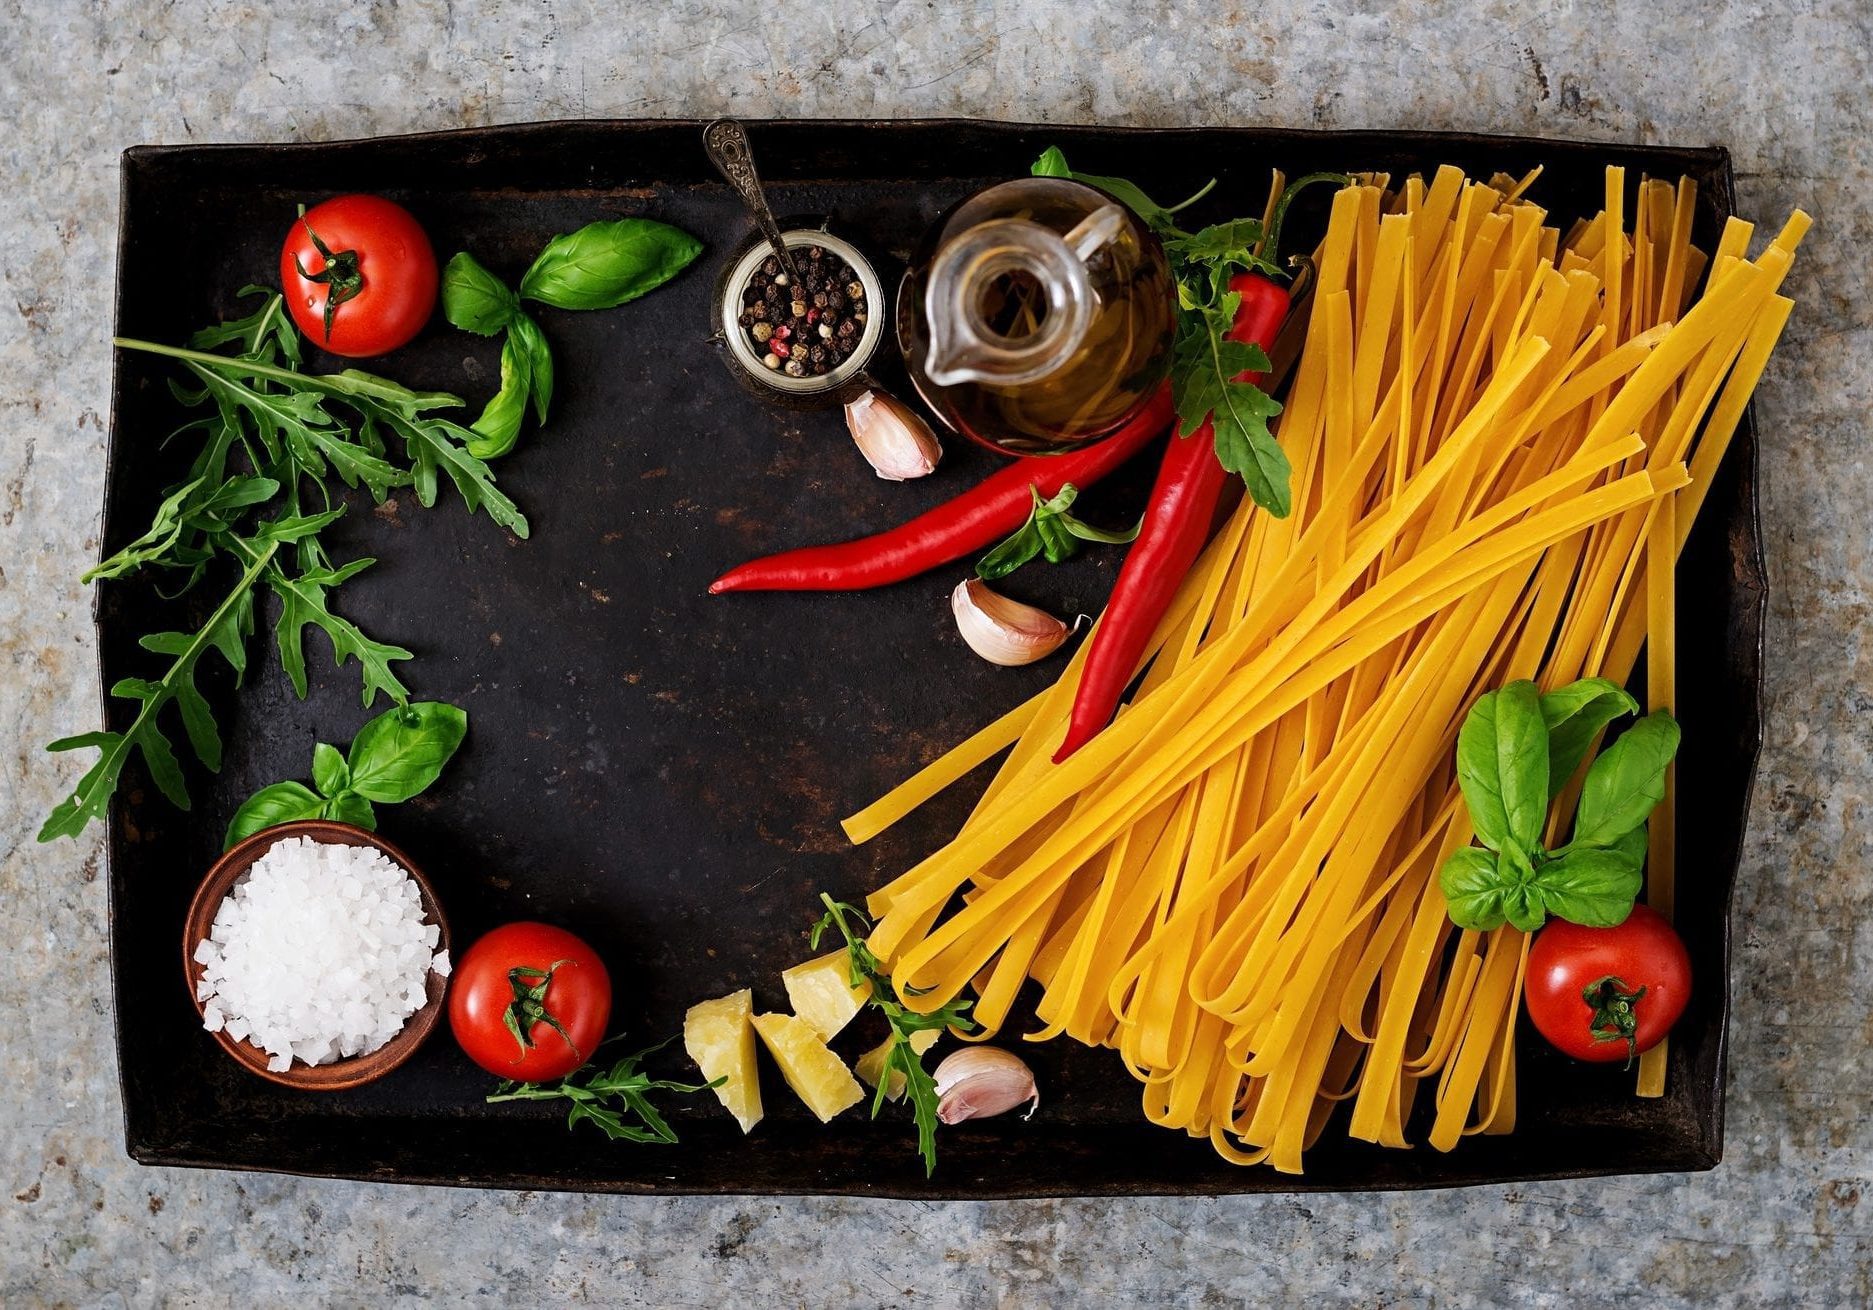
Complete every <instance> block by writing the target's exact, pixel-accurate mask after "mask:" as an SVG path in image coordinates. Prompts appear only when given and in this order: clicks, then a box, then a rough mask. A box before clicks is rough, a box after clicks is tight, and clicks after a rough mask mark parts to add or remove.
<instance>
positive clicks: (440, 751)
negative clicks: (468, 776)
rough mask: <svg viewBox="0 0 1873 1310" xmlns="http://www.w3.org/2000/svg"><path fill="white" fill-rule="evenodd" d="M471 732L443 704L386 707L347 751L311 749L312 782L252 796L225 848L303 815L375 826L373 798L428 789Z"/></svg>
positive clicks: (385, 799) (394, 798)
mask: <svg viewBox="0 0 1873 1310" xmlns="http://www.w3.org/2000/svg"><path fill="white" fill-rule="evenodd" d="M467 734H468V714H467V712H466V711H465V710H461V709H458V708H456V707H455V706H453V705H448V704H445V703H443V702H441V701H415V702H413V703H412V704H409V705H399V706H397V707H396V708H394V709H391V710H388V711H386V712H385V713H383V714H380V715H378V716H377V717H376V718H374V719H372V720H371V721H370V722H369V723H367V724H365V725H364V726H363V727H362V728H360V729H358V735H357V736H355V737H353V738H352V739H351V749H350V750H349V751H348V752H346V753H345V754H342V755H341V754H339V752H338V748H337V747H335V746H330V745H327V744H326V743H325V742H320V743H318V745H316V746H314V747H313V748H312V787H308V786H306V785H305V784H304V783H301V782H276V783H274V784H273V785H272V786H270V787H262V788H261V789H260V790H259V791H257V792H255V793H254V794H253V795H252V796H250V797H248V798H247V801H246V803H245V804H243V805H242V806H241V808H240V809H238V810H236V811H235V812H234V819H233V821H232V822H231V823H229V824H228V836H227V845H228V846H230V847H231V846H233V845H234V844H235V843H237V842H240V841H242V840H244V839H246V838H248V837H251V836H253V835H254V834H255V833H257V832H259V831H260V830H261V829H263V828H271V827H273V826H275V825H276V824H281V823H292V822H294V821H296V820H299V819H337V820H338V821H339V822H340V823H349V824H353V825H355V826H357V827H359V828H367V829H370V830H371V831H376V829H377V812H376V810H374V809H373V808H372V804H373V802H375V803H376V804H379V805H396V804H399V803H401V802H403V801H407V800H409V799H410V798H411V797H412V796H416V795H419V794H420V793H422V792H423V791H425V790H426V789H427V788H428V787H429V784H431V783H432V782H434V781H435V780H436V779H437V778H438V777H440V776H441V774H442V767H443V765H445V764H447V763H448V762H449V757H450V756H452V755H454V754H455V750H456V748H457V747H458V746H460V745H461V744H462V738H463V737H465V736H467ZM314 787H316V788H317V789H318V790H317V791H314V790H313V788H314Z"/></svg>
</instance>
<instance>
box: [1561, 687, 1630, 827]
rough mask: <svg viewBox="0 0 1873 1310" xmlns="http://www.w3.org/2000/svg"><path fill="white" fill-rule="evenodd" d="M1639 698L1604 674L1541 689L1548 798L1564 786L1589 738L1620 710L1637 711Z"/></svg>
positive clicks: (1578, 763) (1617, 714) (1581, 757)
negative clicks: (1546, 743) (1545, 736)
mask: <svg viewBox="0 0 1873 1310" xmlns="http://www.w3.org/2000/svg"><path fill="white" fill-rule="evenodd" d="M1638 712H1639V702H1638V701H1636V700H1634V699H1633V698H1632V697H1631V696H1630V695H1628V694H1627V692H1626V690H1625V688H1623V687H1621V686H1620V685H1619V684H1618V683H1615V682H1610V681H1608V680H1607V679H1605V678H1581V679H1579V680H1578V681H1576V682H1571V683H1569V684H1568V685H1567V686H1565V687H1559V688H1556V689H1555V690H1554V691H1549V692H1543V693H1542V696H1541V717H1542V719H1543V720H1544V721H1546V723H1547V725H1548V799H1549V800H1553V799H1554V798H1555V797H1556V796H1559V795H1560V794H1561V789H1562V788H1563V787H1565V786H1567V782H1568V779H1570V778H1572V777H1573V776H1574V771H1575V770H1576V769H1578V768H1580V762H1581V761H1582V760H1584V759H1586V758H1587V750H1588V748H1589V747H1590V746H1592V745H1593V739H1594V738H1595V737H1597V736H1598V735H1599V734H1600V730H1601V729H1602V728H1604V727H1606V725H1607V724H1609V723H1611V722H1612V721H1613V720H1614V719H1617V718H1619V717H1620V716H1621V715H1622V714H1637V713H1638Z"/></svg>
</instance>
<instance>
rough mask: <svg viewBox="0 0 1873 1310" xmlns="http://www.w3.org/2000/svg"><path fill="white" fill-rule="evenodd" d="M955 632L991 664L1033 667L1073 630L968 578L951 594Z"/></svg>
mask: <svg viewBox="0 0 1873 1310" xmlns="http://www.w3.org/2000/svg"><path fill="white" fill-rule="evenodd" d="M950 610H951V611H952V612H953V613H954V614H955V615H956V631H958V632H960V633H961V634H962V639H963V640H964V641H966V642H967V643H969V649H970V650H972V651H974V652H975V653H976V654H978V655H980V656H981V657H982V658H983V659H985V660H987V661H988V662H989V663H990V664H1001V665H1005V666H1009V667H1013V666H1016V665H1021V664H1032V663H1033V662H1034V661H1035V660H1039V659H1045V658H1047V656H1049V655H1051V654H1053V653H1054V652H1055V651H1057V650H1059V649H1060V643H1061V642H1063V641H1065V640H1066V639H1067V638H1068V637H1070V636H1072V635H1073V629H1072V628H1069V627H1068V626H1067V625H1066V624H1064V623H1062V622H1061V621H1060V620H1059V619H1057V618H1055V617H1054V616H1053V615H1051V614H1049V613H1048V612H1047V611H1046V610H1043V609H1036V608H1034V606H1032V605H1023V604H1022V603H1021V602H1020V601H1018V600H1009V599H1008V597H1006V596H1004V595H1002V594H1001V593H1000V592H997V591H995V590H994V589H992V588H991V587H990V586H989V584H988V583H986V582H984V581H982V579H980V578H966V579H964V580H963V581H962V582H959V583H957V584H956V590H955V591H953V592H951V593H950Z"/></svg>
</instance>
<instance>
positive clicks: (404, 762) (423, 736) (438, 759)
mask: <svg viewBox="0 0 1873 1310" xmlns="http://www.w3.org/2000/svg"><path fill="white" fill-rule="evenodd" d="M467 735H468V715H467V713H466V712H465V711H463V710H460V709H458V708H456V707H455V706H453V705H448V704H444V703H443V702H441V701H416V702H414V703H413V704H410V705H407V706H399V707H397V708H395V709H392V710H388V711H386V712H385V713H383V714H380V715H378V716H377V717H376V718H374V719H372V720H371V721H370V722H369V723H367V724H365V725H364V726H363V727H362V728H360V729H359V730H358V735H357V736H356V737H354V738H352V741H351V754H350V769H349V782H348V784H347V785H348V786H349V787H350V788H351V790H352V791H353V792H355V793H357V794H358V795H359V796H361V797H363V798H364V799H366V800H372V801H380V802H383V803H385V804H396V803H398V802H401V801H407V800H409V799H410V798H411V797H412V796H416V795H419V794H420V793H422V792H423V791H424V790H425V789H426V788H428V787H429V785H430V784H431V783H433V782H434V781H435V780H436V779H437V778H438V777H439V776H440V775H441V773H442V770H443V766H445V765H446V764H448V762H449V760H450V758H451V757H452V756H453V755H454V754H455V752H456V749H457V748H458V747H459V746H460V745H461V744H462V739H463V738H464V737H466V736H467ZM328 794H329V793H328Z"/></svg>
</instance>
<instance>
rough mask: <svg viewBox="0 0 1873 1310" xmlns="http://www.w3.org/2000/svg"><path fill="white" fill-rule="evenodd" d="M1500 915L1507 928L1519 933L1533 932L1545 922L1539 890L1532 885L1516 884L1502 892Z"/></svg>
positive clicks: (1545, 914)
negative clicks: (1507, 922)
mask: <svg viewBox="0 0 1873 1310" xmlns="http://www.w3.org/2000/svg"><path fill="white" fill-rule="evenodd" d="M1502 914H1503V917H1504V918H1506V919H1507V920H1508V921H1509V926H1510V927H1512V928H1515V929H1518V930H1519V931H1521V932H1534V931H1535V930H1536V929H1537V928H1539V927H1541V925H1542V924H1543V923H1544V922H1545V921H1546V920H1547V917H1548V915H1547V911H1546V910H1545V909H1544V908H1543V902H1542V898H1541V890H1540V889H1539V888H1537V887H1536V886H1534V885H1533V884H1532V883H1526V882H1518V883H1516V884H1514V885H1513V886H1510V887H1505V888H1504V889H1503V892H1502Z"/></svg>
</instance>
